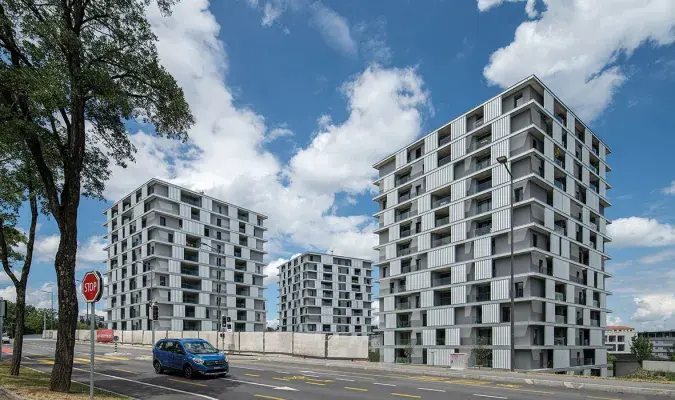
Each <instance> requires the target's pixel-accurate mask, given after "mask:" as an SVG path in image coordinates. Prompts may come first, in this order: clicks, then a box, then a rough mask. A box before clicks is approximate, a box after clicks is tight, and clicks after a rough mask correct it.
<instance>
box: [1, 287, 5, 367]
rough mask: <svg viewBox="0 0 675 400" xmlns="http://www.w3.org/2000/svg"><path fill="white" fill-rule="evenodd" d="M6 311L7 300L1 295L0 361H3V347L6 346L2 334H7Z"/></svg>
mask: <svg viewBox="0 0 675 400" xmlns="http://www.w3.org/2000/svg"><path fill="white" fill-rule="evenodd" d="M5 311H6V308H5V300H3V298H2V297H0V361H2V348H3V346H4V344H3V343H2V336H4V334H5Z"/></svg>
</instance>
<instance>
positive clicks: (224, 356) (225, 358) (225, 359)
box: [223, 354, 227, 362]
mask: <svg viewBox="0 0 675 400" xmlns="http://www.w3.org/2000/svg"><path fill="white" fill-rule="evenodd" d="M223 361H225V362H227V356H226V355H225V354H223Z"/></svg>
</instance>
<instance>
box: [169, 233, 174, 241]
mask: <svg viewBox="0 0 675 400" xmlns="http://www.w3.org/2000/svg"><path fill="white" fill-rule="evenodd" d="M169 243H173V233H169Z"/></svg>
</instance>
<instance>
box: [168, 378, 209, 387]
mask: <svg viewBox="0 0 675 400" xmlns="http://www.w3.org/2000/svg"><path fill="white" fill-rule="evenodd" d="M168 380H170V381H173V382H179V383H187V384H188V385H195V386H202V387H206V385H202V384H201V383H195V382H188V381H181V380H180V379H171V378H169V379H168Z"/></svg>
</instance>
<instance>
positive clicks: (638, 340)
mask: <svg viewBox="0 0 675 400" xmlns="http://www.w3.org/2000/svg"><path fill="white" fill-rule="evenodd" d="M630 351H631V353H633V355H634V356H635V358H636V359H637V362H639V363H640V365H642V361H644V360H651V359H652V356H653V353H654V344H653V343H652V342H651V341H650V340H649V339H648V338H646V337H644V336H638V335H635V336H633V338H632V339H631V349H630Z"/></svg>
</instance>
